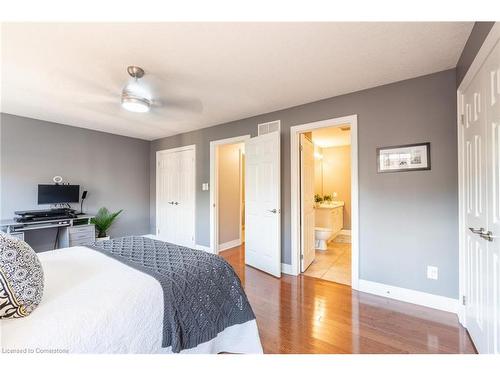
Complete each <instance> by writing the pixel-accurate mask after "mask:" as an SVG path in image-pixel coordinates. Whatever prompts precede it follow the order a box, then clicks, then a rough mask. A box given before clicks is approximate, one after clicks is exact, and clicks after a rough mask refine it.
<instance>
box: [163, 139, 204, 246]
mask: <svg viewBox="0 0 500 375" xmlns="http://www.w3.org/2000/svg"><path fill="white" fill-rule="evenodd" d="M188 150H193V152H194V166H193V173H194V184H193V189H194V192H193V197H194V202H193V207H194V209H193V245H194V244H196V145H188V146H181V147H174V148H169V149H165V150H159V151H156V158H155V173H156V191H155V193H156V200H155V235H157V234H158V184H159V182H160V180H159V174H158V156H159V155H161V154H170V153H174V152H181V151H188Z"/></svg>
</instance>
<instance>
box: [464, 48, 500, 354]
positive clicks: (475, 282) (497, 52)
mask: <svg viewBox="0 0 500 375" xmlns="http://www.w3.org/2000/svg"><path fill="white" fill-rule="evenodd" d="M463 95H464V97H463V99H464V108H463V110H464V120H463V134H464V137H463V141H464V143H463V146H462V147H463V150H462V151H463V156H464V164H465V165H464V177H465V178H464V192H465V202H464V203H465V213H466V215H465V224H466V225H465V228H464V231H465V237H464V238H465V255H466V270H465V272H466V288H467V290H466V326H467V329H468V331H469V333H470V335H471V337H472V340H473V341H474V344H475V346H476V348H477V350H478V351H479V353H500V259H499V257H500V243H499V242H500V238H499V233H500V45H499V44H497V46H496V47H495V48H494V49H493V50H492V52H491V53H490V55H489V56H488V58H487V59H486V61H485V62H484V64H483V66H482V67H481V69H480V70H479V72H478V73H477V75H476V76H475V77H474V79H473V80H472V82H471V83H470V85H469V87H467V88H466V90H465V91H464V93H463Z"/></svg>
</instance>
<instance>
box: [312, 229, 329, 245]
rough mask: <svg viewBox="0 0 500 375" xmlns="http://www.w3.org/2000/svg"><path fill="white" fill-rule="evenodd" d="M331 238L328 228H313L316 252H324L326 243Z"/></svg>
mask: <svg viewBox="0 0 500 375" xmlns="http://www.w3.org/2000/svg"><path fill="white" fill-rule="evenodd" d="M331 236H332V230H331V229H330V228H323V227H315V228H314V239H315V243H316V249H317V250H326V249H327V245H326V241H328V240H329V239H330V237H331Z"/></svg>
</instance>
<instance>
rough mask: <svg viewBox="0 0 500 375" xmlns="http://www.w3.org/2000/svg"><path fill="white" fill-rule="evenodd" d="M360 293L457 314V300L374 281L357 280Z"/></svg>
mask: <svg viewBox="0 0 500 375" xmlns="http://www.w3.org/2000/svg"><path fill="white" fill-rule="evenodd" d="M358 290H359V291H360V292H365V293H370V294H376V295H377V296H382V297H387V298H392V299H396V300H398V301H403V302H409V303H414V304H416V305H421V306H426V307H430V308H433V309H437V310H443V311H448V312H452V313H455V314H456V313H458V306H459V305H458V300H457V299H453V298H449V297H443V296H438V295H436V294H430V293H424V292H419V291H417V290H412V289H405V288H399V287H397V286H392V285H386V284H380V283H377V282H374V281H368V280H359V287H358Z"/></svg>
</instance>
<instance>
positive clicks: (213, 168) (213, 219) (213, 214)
mask: <svg viewBox="0 0 500 375" xmlns="http://www.w3.org/2000/svg"><path fill="white" fill-rule="evenodd" d="M247 139H250V134H247V135H242V136H239V137H232V138H225V139H219V140H216V141H212V142H210V186H209V190H210V248H212V249H213V250H212V252H213V253H214V254H217V253H218V251H219V250H218V245H217V244H218V242H219V227H218V221H219V219H218V215H217V210H216V209H215V207H218V205H219V202H218V189H219V188H218V186H217V178H216V177H217V174H218V171H217V168H218V166H217V146H220V145H230V144H235V143H242V142H245V140H247ZM240 206H241V202H240ZM240 209H241V207H240ZM240 222H241V214H240ZM240 237H241V225H240ZM240 241H242V239H241V238H240Z"/></svg>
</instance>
